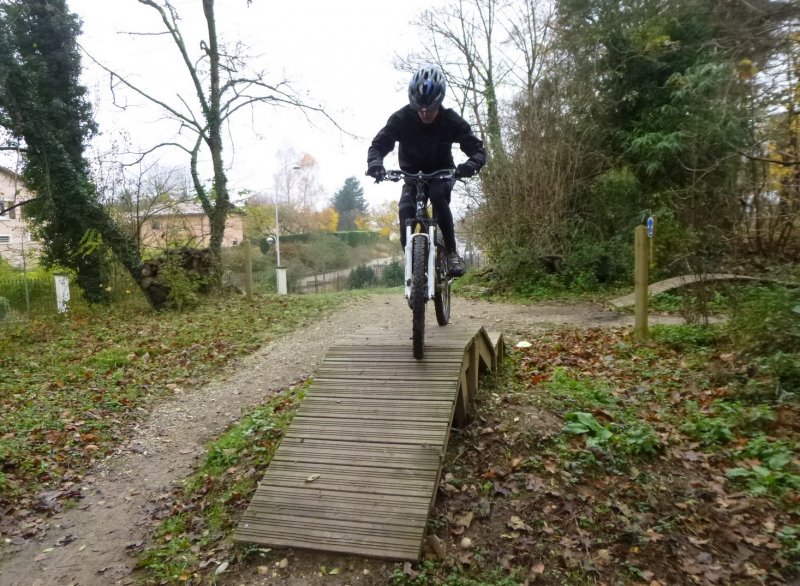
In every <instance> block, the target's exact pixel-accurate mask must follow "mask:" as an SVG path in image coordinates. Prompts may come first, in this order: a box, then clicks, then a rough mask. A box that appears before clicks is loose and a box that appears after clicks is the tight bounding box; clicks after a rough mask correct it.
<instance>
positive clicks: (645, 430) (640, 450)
mask: <svg viewBox="0 0 800 586" xmlns="http://www.w3.org/2000/svg"><path fill="white" fill-rule="evenodd" d="M618 443H619V446H620V448H621V449H622V450H623V451H624V452H626V453H628V454H631V455H633V456H640V455H647V454H655V453H657V452H659V451H661V449H662V447H663V446H662V444H661V440H660V439H659V437H658V435H657V434H656V432H655V431H654V430H653V428H652V427H650V426H649V425H645V424H641V423H637V424H633V425H631V426H629V427H627V428H625V429H624V430H623V432H622V435H621V436H620V438H619V442H618Z"/></svg>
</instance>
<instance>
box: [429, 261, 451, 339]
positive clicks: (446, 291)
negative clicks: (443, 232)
mask: <svg viewBox="0 0 800 586" xmlns="http://www.w3.org/2000/svg"><path fill="white" fill-rule="evenodd" d="M447 272H448V271H447V260H446V258H445V252H444V246H437V247H436V287H435V289H434V295H433V306H434V307H435V308H436V321H437V323H438V324H439V325H440V326H446V325H447V324H449V323H450V283H451V281H450V278H449V276H448V274H447Z"/></svg>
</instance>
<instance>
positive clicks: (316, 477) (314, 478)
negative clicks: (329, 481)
mask: <svg viewBox="0 0 800 586" xmlns="http://www.w3.org/2000/svg"><path fill="white" fill-rule="evenodd" d="M319 477H320V474H312V475H311V476H309V477H308V478H306V482H314V481H315V480H317V479H318V478H319Z"/></svg>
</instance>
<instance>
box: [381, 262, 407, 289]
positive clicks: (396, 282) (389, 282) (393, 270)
mask: <svg viewBox="0 0 800 586" xmlns="http://www.w3.org/2000/svg"><path fill="white" fill-rule="evenodd" d="M405 278H406V270H405V267H404V266H403V265H402V263H400V262H399V261H396V260H394V261H392V262H390V263H389V264H388V265H386V266H384V267H383V276H382V278H381V282H382V284H383V286H384V287H398V286H400V285H402V284H403V282H404V281H405Z"/></svg>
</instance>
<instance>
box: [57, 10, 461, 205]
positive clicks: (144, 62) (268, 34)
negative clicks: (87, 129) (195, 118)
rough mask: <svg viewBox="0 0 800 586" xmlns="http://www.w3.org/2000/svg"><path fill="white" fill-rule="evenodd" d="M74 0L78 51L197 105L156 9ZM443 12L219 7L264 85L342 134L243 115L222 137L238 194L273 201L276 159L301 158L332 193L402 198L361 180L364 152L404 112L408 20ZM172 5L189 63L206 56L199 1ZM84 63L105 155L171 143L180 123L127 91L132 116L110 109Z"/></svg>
mask: <svg viewBox="0 0 800 586" xmlns="http://www.w3.org/2000/svg"><path fill="white" fill-rule="evenodd" d="M68 3H69V7H70V9H71V10H72V11H73V12H75V13H77V14H78V15H79V17H80V18H81V20H82V21H83V34H82V36H81V38H80V41H79V42H80V44H81V46H82V47H83V48H84V50H85V51H86V53H87V54H88V55H91V57H92V58H94V59H96V60H97V61H99V62H100V63H102V64H103V65H104V66H105V67H107V68H108V69H111V70H113V71H115V72H119V74H120V75H122V76H124V77H125V78H126V79H128V80H130V81H131V82H133V83H135V84H137V85H139V86H141V87H142V88H143V89H146V91H147V92H148V93H151V94H153V95H155V96H157V97H158V98H159V99H162V100H164V101H165V102H168V103H170V104H177V103H178V102H177V96H178V94H181V95H183V96H185V97H186V98H194V94H193V90H192V89H191V87H190V86H189V85H188V75H187V73H186V69H185V66H184V65H183V63H182V62H181V61H180V57H179V54H178V52H177V50H176V48H175V45H174V43H173V42H172V40H171V39H170V38H169V37H166V36H163V35H162V36H159V35H153V34H152V33H154V32H161V31H162V30H163V23H161V20H160V16H159V15H158V13H157V12H156V11H155V10H154V9H152V8H150V7H148V6H144V5H142V4H140V3H139V2H138V1H137V0H113V1H109V0H68ZM440 3H441V2H439V0H403V1H398V2H375V0H340V1H338V2H328V1H321V0H290V1H282V2H276V1H274V0H252V3H251V4H250V5H249V6H248V5H247V1H246V0H217V3H216V4H217V6H216V11H217V28H218V31H219V37H220V40H221V42H229V43H231V42H238V41H240V42H242V43H243V44H244V45H245V47H246V49H245V51H246V53H247V54H248V55H251V58H250V67H251V68H252V69H254V70H264V71H266V72H267V73H268V75H267V78H268V79H273V80H278V79H289V80H291V83H292V85H293V87H294V89H295V90H296V91H297V92H298V93H299V94H301V95H302V96H303V97H304V99H306V100H307V101H308V103H310V104H314V105H321V106H323V107H324V108H325V110H326V112H327V113H328V114H329V115H330V116H331V117H332V118H334V119H335V120H336V122H337V123H338V125H339V126H340V127H341V129H342V130H339V129H338V128H337V127H336V126H335V125H334V124H332V123H331V122H329V121H327V120H326V119H325V118H324V117H321V116H311V119H310V120H309V119H307V118H306V117H305V116H304V115H303V114H302V113H300V112H298V111H295V110H291V109H285V108H284V109H273V108H270V107H268V106H257V107H256V109H254V110H252V111H251V110H246V111H241V112H240V114H239V115H238V116H237V117H236V118H235V119H234V122H235V123H234V125H233V126H232V127H231V129H230V133H229V134H227V135H226V136H225V140H226V146H225V156H226V163H227V165H228V171H227V175H228V179H229V187H230V190H231V193H236V192H238V191H240V190H244V189H247V190H251V191H254V192H264V193H270V192H271V191H272V190H273V188H274V175H275V173H276V172H277V171H278V170H279V168H280V166H281V164H280V163H279V161H278V158H277V154H278V153H279V151H281V150H285V149H294V150H295V151H296V152H298V153H300V154H302V153H308V154H310V155H312V156H313V157H314V158H315V159H316V160H317V162H318V165H319V168H318V178H319V180H320V183H321V184H322V186H323V188H324V190H325V193H326V195H327V196H331V195H333V193H334V192H335V191H337V190H338V189H340V188H341V186H342V185H343V184H344V181H345V179H347V178H348V177H351V176H356V177H358V178H359V179H360V180H361V182H362V185H363V186H364V189H365V196H366V199H367V202H368V203H369V204H371V205H377V204H379V203H381V202H383V201H386V200H391V199H397V197H398V193H397V192H398V191H399V190H398V187H397V185H395V184H391V183H381V184H380V185H375V184H374V183H373V182H372V180H371V179H369V178H367V177H364V171H365V170H366V153H367V148H368V146H369V143H370V141H371V140H372V137H373V136H374V135H375V134H376V133H377V131H378V130H379V129H380V128H381V127H382V126H383V125H384V124H385V122H386V120H387V119H388V117H389V115H390V114H391V113H392V112H394V111H395V110H397V109H399V108H400V107H402V106H403V105H404V104H406V103H407V93H406V92H407V89H406V88H407V82H408V74H406V73H402V72H398V71H396V70H395V68H394V66H393V60H394V59H395V57H396V55H401V56H405V55H407V54H408V53H409V52H411V51H412V50H413V49H414V47H415V46H418V44H419V43H420V42H421V41H420V30H419V29H418V28H417V27H415V26H413V25H412V24H411V21H412V20H413V19H414V18H415V17H416V16H417V15H418V14H419V13H421V12H422V10H424V9H435V7H436V5H437V4H440ZM173 5H174V6H175V7H176V9H177V11H178V14H179V15H180V17H181V29H182V32H183V36H184V38H185V40H186V44H187V47H188V48H189V50H190V51H191V52H192V55H193V56H196V55H199V46H200V41H201V39H202V38H205V34H204V33H205V29H204V27H205V22H204V19H203V15H202V7H201V3H200V0H173ZM132 33H133V34H132ZM148 33H149V34H148ZM83 63H84V77H83V83H84V84H85V85H86V86H87V87H88V89H89V96H90V99H91V101H92V102H93V104H94V108H95V116H96V119H97V122H98V125H99V127H100V132H101V135H100V136H99V137H97V138H96V139H95V140H94V145H95V146H96V147H97V148H98V149H99V150H102V149H103V148H105V147H107V145H108V144H110V143H111V141H113V140H114V139H115V138H116V137H119V136H120V133H123V132H124V133H126V134H127V136H129V140H130V143H131V144H132V146H133V147H134V148H137V147H138V148H141V149H147V148H149V147H152V146H153V145H155V144H158V143H159V142H163V141H169V140H173V139H174V138H175V135H176V132H177V130H178V127H177V124H176V123H175V122H173V121H170V120H166V119H165V118H164V115H163V112H162V111H161V110H159V109H158V108H155V107H153V106H151V105H150V104H149V103H147V102H146V101H145V100H144V99H142V98H141V97H138V96H136V95H135V94H134V93H132V92H131V91H130V90H124V89H118V90H117V91H116V97H117V102H118V103H120V104H124V105H125V107H124V108H120V107H118V106H115V104H114V100H113V98H112V96H111V92H110V90H109V74H108V73H106V72H104V71H103V69H101V68H100V67H98V66H97V65H95V64H94V63H93V62H92V59H91V58H89V57H88V56H87V55H86V54H84V55H83ZM445 105H447V101H446V102H445ZM159 157H160V165H162V166H164V167H170V166H176V165H185V164H187V155H186V154H185V153H184V152H182V151H177V150H173V151H172V152H166V151H161V152H160V154H159ZM461 160H463V159H458V158H457V160H456V162H457V163H458V162H460V161H461ZM395 165H396V151H395V152H394V153H393V154H392V155H390V156H389V157H387V159H386V166H387V168H390V167H392V166H395ZM207 175H208V176H209V177H210V172H209V173H207Z"/></svg>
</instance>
